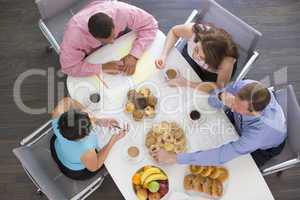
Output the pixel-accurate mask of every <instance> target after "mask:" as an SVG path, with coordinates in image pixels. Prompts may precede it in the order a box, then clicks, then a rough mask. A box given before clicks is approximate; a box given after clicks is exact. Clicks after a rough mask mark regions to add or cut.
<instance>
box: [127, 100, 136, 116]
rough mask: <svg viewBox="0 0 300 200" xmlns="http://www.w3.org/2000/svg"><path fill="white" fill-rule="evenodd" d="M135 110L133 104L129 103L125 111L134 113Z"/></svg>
mask: <svg viewBox="0 0 300 200" xmlns="http://www.w3.org/2000/svg"><path fill="white" fill-rule="evenodd" d="M134 109H135V106H134V104H133V103H132V102H130V101H129V102H127V103H126V105H125V111H126V112H128V113H132V112H133V111H134Z"/></svg>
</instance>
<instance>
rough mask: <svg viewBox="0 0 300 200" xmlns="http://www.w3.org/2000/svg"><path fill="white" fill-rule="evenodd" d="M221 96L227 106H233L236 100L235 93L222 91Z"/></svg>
mask: <svg viewBox="0 0 300 200" xmlns="http://www.w3.org/2000/svg"><path fill="white" fill-rule="evenodd" d="M220 98H221V100H222V102H223V103H224V105H225V106H227V107H228V108H232V106H233V104H234V100H235V96H234V95H232V94H230V93H228V92H222V93H221V95H220Z"/></svg>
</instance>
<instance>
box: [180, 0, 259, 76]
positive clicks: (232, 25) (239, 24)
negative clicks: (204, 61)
mask: <svg viewBox="0 0 300 200" xmlns="http://www.w3.org/2000/svg"><path fill="white" fill-rule="evenodd" d="M199 8H200V9H199V10H193V11H192V13H191V14H190V16H189V17H188V19H187V21H186V22H185V23H191V22H198V23H204V24H205V23H211V24H214V25H215V26H216V27H220V28H223V29H224V30H225V31H226V32H228V33H229V34H230V35H231V36H232V38H233V40H234V41H235V42H236V43H237V44H238V45H239V49H238V50H239V59H238V63H237V70H236V73H235V76H234V77H233V80H236V81H237V80H242V79H243V78H244V77H245V76H246V74H247V73H248V72H249V71H250V69H251V68H252V65H253V63H254V61H255V60H256V59H257V58H258V56H259V53H258V52H257V50H256V45H257V42H258V40H259V39H260V38H261V36H262V34H261V33H260V32H259V31H257V30H256V29H254V28H253V27H251V26H250V25H248V24H247V23H245V22H244V21H242V20H241V19H239V18H238V17H236V16H234V15H233V14H232V13H230V12H229V11H228V10H226V9H225V8H223V7H222V6H220V5H219V4H218V3H216V2H215V1H214V0H200V1H199ZM185 45H186V41H185V40H184V39H182V38H180V39H179V40H178V41H177V43H176V44H175V47H176V48H177V49H178V50H179V51H182V49H183V47H184V46H185Z"/></svg>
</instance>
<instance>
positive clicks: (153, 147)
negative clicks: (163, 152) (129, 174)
mask: <svg viewBox="0 0 300 200" xmlns="http://www.w3.org/2000/svg"><path fill="white" fill-rule="evenodd" d="M149 149H150V152H154V151H157V150H159V149H160V146H158V145H157V144H154V145H151V146H150V148H149Z"/></svg>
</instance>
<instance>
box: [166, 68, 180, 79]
mask: <svg viewBox="0 0 300 200" xmlns="http://www.w3.org/2000/svg"><path fill="white" fill-rule="evenodd" d="M177 76H178V71H177V70H176V69H174V68H170V69H166V70H165V77H166V79H167V80H172V79H175V78H176V77H177Z"/></svg>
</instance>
